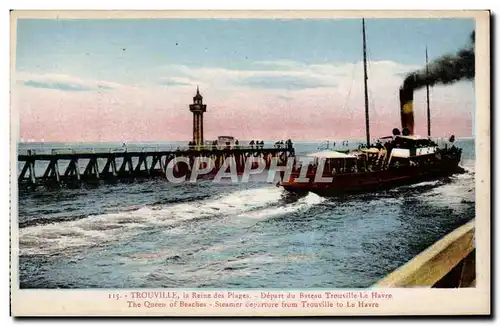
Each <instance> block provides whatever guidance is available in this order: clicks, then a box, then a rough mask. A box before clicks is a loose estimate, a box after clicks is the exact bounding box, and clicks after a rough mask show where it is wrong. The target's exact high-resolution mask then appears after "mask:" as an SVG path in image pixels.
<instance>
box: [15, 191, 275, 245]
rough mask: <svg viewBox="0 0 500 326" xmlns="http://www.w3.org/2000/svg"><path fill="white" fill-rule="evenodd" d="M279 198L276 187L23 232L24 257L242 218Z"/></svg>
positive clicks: (21, 239) (23, 229)
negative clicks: (144, 230)
mask: <svg viewBox="0 0 500 326" xmlns="http://www.w3.org/2000/svg"><path fill="white" fill-rule="evenodd" d="M280 196H281V191H280V190H279V189H278V188H276V187H266V188H258V189H249V190H241V191H236V192H233V193H231V194H227V195H222V196H220V197H218V198H215V199H209V200H201V201H195V202H191V203H181V204H170V205H164V206H155V207H149V206H145V207H141V208H139V209H136V210H132V211H123V212H118V213H110V214H101V215H95V216H89V217H87V218H82V219H78V220H73V221H64V222H59V223H51V224H45V225H36V226H30V227H26V228H21V229H20V231H19V237H20V238H19V244H20V250H21V255H27V254H55V253H59V252H61V251H62V250H68V249H76V248H81V247H90V246H95V245H100V244H105V243H108V242H111V241H116V240H123V239H126V238H128V237H129V236H131V235H133V234H137V232H139V231H140V229H142V228H148V227H153V226H173V225H176V224H179V223H183V222H186V221H189V220H194V219H201V218H210V217H216V216H230V215H234V214H239V213H243V212H246V211H250V210H253V209H258V208H262V207H266V206H268V205H270V204H273V203H276V202H277V201H278V200H279V199H280Z"/></svg>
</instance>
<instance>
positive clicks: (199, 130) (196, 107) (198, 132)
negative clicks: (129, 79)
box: [189, 87, 207, 146]
mask: <svg viewBox="0 0 500 326" xmlns="http://www.w3.org/2000/svg"><path fill="white" fill-rule="evenodd" d="M189 111H191V112H193V143H194V144H195V145H196V146H200V145H203V113H204V112H206V111H207V106H206V104H203V96H201V94H200V89H199V88H198V87H196V95H195V96H194V97H193V104H190V105H189Z"/></svg>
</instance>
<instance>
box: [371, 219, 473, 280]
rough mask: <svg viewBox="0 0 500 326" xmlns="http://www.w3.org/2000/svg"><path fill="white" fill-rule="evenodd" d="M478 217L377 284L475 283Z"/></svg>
mask: <svg viewBox="0 0 500 326" xmlns="http://www.w3.org/2000/svg"><path fill="white" fill-rule="evenodd" d="M474 234H475V227H474V220H472V221H470V222H469V223H467V224H465V225H463V226H461V227H459V228H457V229H456V230H454V231H452V232H451V233H449V234H447V235H445V236H444V237H443V238H441V239H440V240H439V241H437V242H436V243H434V244H433V245H432V246H431V247H429V248H427V249H426V250H425V251H423V252H422V253H420V254H419V255H417V256H416V257H414V258H413V259H412V260H410V261H409V262H408V263H406V264H405V265H403V266H401V267H400V268H398V269H396V270H395V271H393V272H392V273H390V274H389V275H388V276H386V277H385V278H384V279H382V280H381V281H379V282H378V283H376V284H375V285H374V287H400V288H402V287H436V288H458V287H474V286H475V282H476V260H475V241H474V238H475V237H474Z"/></svg>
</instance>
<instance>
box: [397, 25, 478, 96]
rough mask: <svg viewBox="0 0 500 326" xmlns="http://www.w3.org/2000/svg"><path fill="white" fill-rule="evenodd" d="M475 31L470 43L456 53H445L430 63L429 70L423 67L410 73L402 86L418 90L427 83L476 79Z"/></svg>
mask: <svg viewBox="0 0 500 326" xmlns="http://www.w3.org/2000/svg"><path fill="white" fill-rule="evenodd" d="M474 45H475V32H472V34H471V35H470V41H469V44H468V45H467V46H466V47H465V48H463V49H461V50H460V51H458V52H457V53H456V54H452V55H444V56H442V57H440V58H438V59H436V60H434V61H432V62H430V63H429V65H428V71H426V69H425V68H424V69H421V70H418V71H414V72H412V73H410V74H408V75H407V76H406V78H405V81H404V83H403V86H402V87H401V88H404V89H409V90H417V89H419V88H422V87H424V86H425V85H427V84H428V85H429V86H433V85H435V84H452V83H454V82H457V81H459V80H464V79H465V80H467V79H468V80H471V79H474V74H475V65H474V62H475V61H474V60H475V53H474Z"/></svg>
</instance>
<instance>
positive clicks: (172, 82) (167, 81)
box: [159, 77, 194, 86]
mask: <svg viewBox="0 0 500 326" xmlns="http://www.w3.org/2000/svg"><path fill="white" fill-rule="evenodd" d="M159 84H160V85H165V86H192V85H194V84H193V83H192V81H191V80H190V79H189V78H185V77H164V78H160V81H159Z"/></svg>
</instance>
